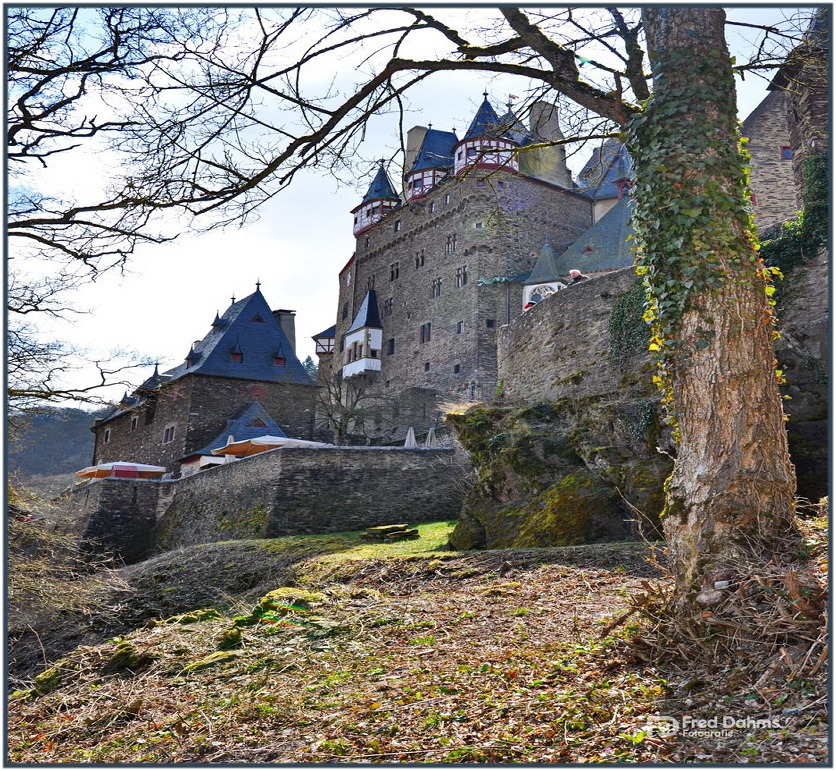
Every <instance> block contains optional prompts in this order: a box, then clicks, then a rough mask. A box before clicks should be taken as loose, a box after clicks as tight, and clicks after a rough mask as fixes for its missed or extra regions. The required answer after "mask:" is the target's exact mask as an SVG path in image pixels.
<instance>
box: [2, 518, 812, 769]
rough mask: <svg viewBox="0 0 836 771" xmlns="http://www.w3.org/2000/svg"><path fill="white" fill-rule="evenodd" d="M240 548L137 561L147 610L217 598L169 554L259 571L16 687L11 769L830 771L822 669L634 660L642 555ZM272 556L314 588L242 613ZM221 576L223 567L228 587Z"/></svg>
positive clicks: (646, 591)
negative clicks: (721, 724) (796, 765)
mask: <svg viewBox="0 0 836 771" xmlns="http://www.w3.org/2000/svg"><path fill="white" fill-rule="evenodd" d="M821 536H822V530H821V528H818V529H814V535H813V537H814V538H821ZM328 539H331V540H328ZM303 540H304V539H303ZM254 543H255V542H247V543H246V546H242V545H241V544H233V543H230V544H226V545H224V544H213V545H211V547H209V546H207V547H201V548H199V549H195V550H190V552H189V553H181V554H179V555H173V557H172V558H171V559H168V560H164V559H163V558H157V560H156V562H153V564H150V565H145V566H136V567H135V568H133V571H134V573H133V576H127V577H126V579H125V580H129V581H131V582H133V584H132V585H133V586H134V590H135V591H138V587H142V591H143V592H144V593H145V594H146V595H149V596H152V597H156V599H155V600H153V602H151V601H149V600H148V597H145V599H144V600H143V604H142V607H144V608H146V610H147V609H148V608H150V607H151V605H152V604H153V603H154V602H161V601H162V600H163V598H166V597H171V596H172V595H176V594H178V593H179V592H180V591H182V592H183V594H184V595H188V597H190V598H195V597H198V596H202V597H206V596H209V594H208V590H205V589H204V588H203V587H201V588H200V589H198V588H197V587H196V585H200V584H201V583H202V582H205V579H206V575H208V573H200V572H196V573H195V574H193V575H191V580H190V577H189V575H188V574H189V573H190V570H189V569H187V570H185V571H183V572H182V573H178V572H177V571H176V570H175V568H176V567H177V565H178V564H179V565H180V566H183V565H185V566H187V567H188V568H191V567H194V568H195V570H197V566H198V565H199V564H204V563H206V562H207V561H208V563H209V567H208V568H207V570H212V569H214V570H217V569H218V568H219V561H220V560H221V559H222V558H223V556H222V555H223V553H224V550H225V551H226V554H227V557H228V558H229V563H227V564H230V563H232V562H233V561H234V560H235V557H230V555H238V557H240V555H243V554H248V555H250V556H249V557H247V559H248V560H250V561H249V562H247V563H246V564H247V569H248V570H255V567H254V566H255V565H256V564H259V565H260V566H261V567H260V568H259V570H262V571H263V572H262V573H261V574H260V576H261V577H260V578H258V577H253V578H252V583H251V585H250V587H249V589H247V590H246V591H243V592H241V593H238V594H235V593H231V594H230V593H229V592H226V593H225V595H224V594H220V595H218V596H219V597H222V596H226V597H227V602H226V605H225V607H223V608H220V612H219V613H218V614H212V613H207V614H203V616H202V617H199V618H202V619H203V620H199V618H195V617H186V618H184V617H179V618H175V619H172V620H170V622H169V623H158V622H157V623H149V624H145V625H143V626H142V627H139V628H135V629H133V630H132V631H130V632H129V633H125V634H122V635H119V636H118V637H116V638H115V639H112V640H109V641H107V642H100V643H99V644H97V645H95V646H89V647H84V648H81V649H77V650H75V651H73V652H72V653H70V654H69V655H67V656H66V657H65V658H64V659H62V660H61V661H60V662H58V663H57V664H56V666H55V667H54V669H53V670H48V671H47V672H46V673H45V674H44V675H42V676H41V678H40V680H39V681H38V682H37V683H36V684H35V690H24V689H21V690H22V692H20V693H18V694H16V695H15V696H14V697H13V698H12V701H11V705H10V711H9V724H8V725H9V740H8V747H9V756H10V760H12V761H13V762H20V763H184V762H187V763H231V764H237V763H251V762H288V763H289V762H294V763H298V762H335V761H337V762H401V763H403V762H500V763H504V762H554V763H576V762H627V763H630V762H633V763H635V762H640V763H678V762H720V763H731V762H746V761H749V762H765V763H768V762H772V763H790V762H805V761H806V762H824V761H826V756H827V723H826V714H825V706H826V693H827V691H826V683H825V682H824V680H825V678H824V674H825V673H824V671H823V668H821V667H820V668H819V669H818V670H814V669H813V667H812V665H811V666H810V667H808V668H807V669H806V670H804V672H801V671H796V672H795V674H792V675H791V677H790V678H789V679H787V672H786V671H783V672H778V671H777V670H776V671H775V672H774V673H773V677H772V679H771V680H770V681H769V682H759V680H760V676H761V675H762V674H763V671H758V670H756V669H755V668H754V667H753V666H751V662H750V661H747V660H744V659H741V660H740V661H737V662H735V661H734V660H733V659H730V658H728V657H726V656H721V657H719V658H717V659H716V660H713V661H712V660H711V658H710V657H708V656H701V657H700V658H699V659H698V660H695V661H693V662H691V666H690V667H688V666H684V665H683V663H682V662H681V661H680V660H677V659H674V658H671V659H668V660H661V661H658V662H647V661H643V660H642V657H641V656H639V655H637V651H640V650H641V648H636V646H635V644H634V643H633V642H632V641H633V640H634V639H635V637H636V635H637V634H642V630H644V632H645V633H646V632H647V631H648V630H649V627H647V626H646V625H645V624H644V622H643V624H642V625H632V626H631V625H628V622H629V621H631V620H633V619H634V618H635V616H634V617H633V619H631V618H628V617H627V614H628V613H629V611H630V610H631V608H632V607H635V606H636V605H637V603H638V604H641V601H640V600H637V599H635V598H637V597H639V598H640V597H641V596H642V595H645V596H647V597H649V598H652V597H655V596H658V593H659V591H663V590H664V588H665V586H666V584H667V581H666V579H665V578H664V576H662V575H661V574H660V573H659V571H658V570H656V569H655V568H654V567H653V566H652V565H650V564H648V562H647V561H646V559H645V557H646V551H645V549H644V547H642V546H640V545H635V544H634V545H629V544H602V545H594V546H587V547H570V548H565V549H529V550H508V551H499V552H482V553H464V554H460V553H450V552H448V553H424V554H413V555H407V554H403V555H402V556H400V557H380V556H375V557H373V558H365V559H344V558H343V557H346V555H348V554H349V553H350V549H351V548H353V547H351V546H349V547H348V548H342V549H341V548H338V546H337V541H336V540H334V539H333V537H327V538H326V537H322V538H321V539H320V540H319V541H318V545H317V546H316V547H313V546H311V545H309V549H308V552H307V553H306V555H305V556H304V557H302V558H298V557H296V558H293V559H291V557H290V556H289V555H290V554H291V553H292V552H293V551H294V549H298V548H299V546H300V543H301V541H300V542H296V544H295V546H293V547H291V546H290V545H289V544H285V545H284V547H286V548H283V547H282V545H281V544H279V543H278V542H273V547H272V548H273V551H272V552H271V551H269V550H267V549H260V550H257V549H256V547H255V546H254V545H253V544H254ZM410 543H413V544H414V543H416V542H410ZM400 545H401V544H399V545H398V546H400ZM428 545H429V542H428V541H427V542H424V544H423V548H426V547H427V546H428ZM344 546H345V544H344ZM265 554H266V555H268V556H269V557H271V558H272V559H273V560H274V561H275V562H276V563H277V564H280V565H281V569H280V570H278V571H277V572H274V573H272V574H270V575H272V576H273V577H274V578H278V577H279V574H281V576H282V578H283V580H281V581H276V582H275V583H274V584H273V585H274V586H278V585H281V584H284V585H289V584H290V585H296V586H298V587H299V588H300V589H302V590H308V591H310V590H314V591H315V592H316V593H315V594H309V593H305V592H302V591H299V592H297V593H298V594H299V596H300V598H303V599H304V602H303V601H302V600H301V599H300V601H299V602H294V597H293V596H291V595H293V593H294V591H295V590H294V589H290V590H288V592H286V593H285V595H286V596H285V600H283V601H282V602H281V603H280V604H279V605H277V606H275V607H277V608H278V610H276V611H272V612H271V613H267V614H265V612H264V608H265V607H267V606H265V605H261V606H259V607H260V608H261V610H260V611H259V613H256V614H252V613H250V611H251V610H252V606H253V603H252V600H251V599H250V600H247V598H248V597H251V593H252V591H253V589H255V588H256V587H258V586H266V585H267V584H266V583H265V580H263V579H264V576H266V575H267V574H268V572H267V564H268V563H267V562H259V560H262V559H263V558H264V555H265ZM323 554H324V555H325V557H323V556H322V555H323ZM328 555H339V556H340V559H336V560H335V559H334V558H333V556H328ZM187 557H188V558H187ZM213 566H214V567H213ZM220 572H221V574H223V573H224V571H223V570H221V571H220ZM235 575H236V576H238V578H236V579H235V580H238V579H239V578H240V575H239V574H237V573H236V574H235ZM161 576H165V578H163V579H161V580H160V581H157V582H156V583H155V580H154V579H155V578H156V579H159V578H160V577H161ZM140 578H141V579H142V580H140ZM225 580H226V579H225ZM233 585H235V584H234V581H233V577H232V576H230V577H228V583H226V584H223V586H222V587H221V589H222V590H223V591H224V592H225V589H224V587H226V588H227V589H228V588H229V587H231V586H233ZM154 586H156V587H157V588H156V589H154V588H153V587H154ZM172 588H173V591H169V592H165V589H172ZM271 588H272V587H271ZM200 592H204V593H203V594H201V593H200ZM236 600H237V601H236ZM645 602H651V600H650V599H647V600H645ZM123 603H124V604H128V603H129V599H128V597H127V595H125V596H124V597H123ZM173 605H174V602H173V601H172V604H171V605H170V606H169V607H173ZM192 607H196V606H195V605H193V606H192ZM236 616H237V617H238V619H237V621H236V620H235V618H236ZM776 684H777V690H776ZM653 715H674V716H680V717H681V716H683V715H690V716H693V717H695V718H697V717H700V716H705V717H707V718H710V717H716V716H733V717H736V718H738V719H746V718H750V719H752V720H755V719H760V720H765V719H770V720H775V721H777V723H778V726H779V727H777V728H769V729H766V728H761V729H758V728H752V729H745V728H742V729H739V730H738V729H735V730H733V731H732V732H731V735H730V736H728V737H724V738H722V739H716V738H714V739H708V740H702V739H699V738H694V737H688V736H682V735H679V736H674V737H670V738H660V737H655V736H652V735H649V734H648V732H647V730H646V724H647V721H648V717H649V716H653Z"/></svg>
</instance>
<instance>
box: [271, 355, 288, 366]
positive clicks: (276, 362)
mask: <svg viewBox="0 0 836 771" xmlns="http://www.w3.org/2000/svg"><path fill="white" fill-rule="evenodd" d="M286 363H287V359H285V357H284V356H274V357H273V366H274V367H284V365H285V364H286Z"/></svg>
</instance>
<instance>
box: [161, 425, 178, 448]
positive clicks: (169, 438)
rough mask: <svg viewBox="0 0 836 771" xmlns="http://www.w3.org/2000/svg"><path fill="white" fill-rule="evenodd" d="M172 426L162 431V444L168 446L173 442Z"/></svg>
mask: <svg viewBox="0 0 836 771" xmlns="http://www.w3.org/2000/svg"><path fill="white" fill-rule="evenodd" d="M174 428H175V426H174V424H170V425H168V426H166V427H165V428H164V429H163V444H170V443H171V442H173V441H174Z"/></svg>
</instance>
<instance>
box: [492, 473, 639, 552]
mask: <svg viewBox="0 0 836 771" xmlns="http://www.w3.org/2000/svg"><path fill="white" fill-rule="evenodd" d="M519 513H520V515H521V516H522V517H523V519H524V522H523V524H522V525H521V526H520V529H519V534H518V535H517V537H516V538H515V539H514V542H513V543H511V544H508V545H509V546H511V547H513V548H528V547H533V546H577V545H579V544H583V543H589V542H590V541H592V540H597V538H600V537H602V536H603V537H606V536H607V535H610V536H611V540H614V539H615V537H618V536H620V537H624V536H625V535H626V532H625V531H626V526H625V523H624V520H623V516H622V514H621V511H620V510H619V509H618V507H617V506H615V505H614V504H613V502H612V501H611V500H610V495H609V491H608V489H607V488H605V487H603V486H602V484H601V480H600V479H597V478H596V477H594V476H593V475H592V474H590V473H589V472H587V471H583V470H579V471H575V472H574V473H572V474H568V475H567V476H565V477H564V478H563V479H561V480H560V482H558V483H557V484H555V485H553V486H552V487H550V488H549V489H548V490H545V491H544V492H542V493H540V495H537V496H535V497H534V498H533V499H532V500H531V501H530V502H529V503H528V504H527V505H526V506H524V507H523V508H522V509H521V510H520V512H519ZM608 530H609V531H611V532H610V533H607V532H606V531H608ZM602 531H604V532H602Z"/></svg>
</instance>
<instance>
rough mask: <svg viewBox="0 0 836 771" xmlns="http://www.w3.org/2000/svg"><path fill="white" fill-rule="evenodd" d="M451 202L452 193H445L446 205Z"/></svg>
mask: <svg viewBox="0 0 836 771" xmlns="http://www.w3.org/2000/svg"><path fill="white" fill-rule="evenodd" d="M449 203H450V193H445V194H444V205H445V206H447V204H449Z"/></svg>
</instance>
